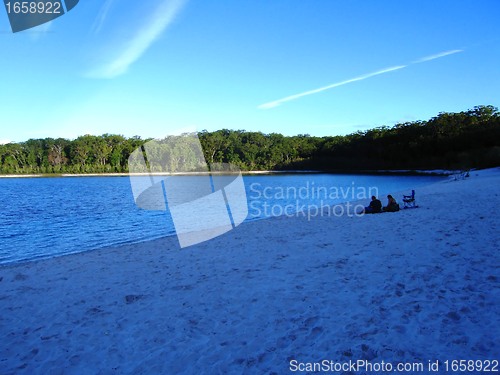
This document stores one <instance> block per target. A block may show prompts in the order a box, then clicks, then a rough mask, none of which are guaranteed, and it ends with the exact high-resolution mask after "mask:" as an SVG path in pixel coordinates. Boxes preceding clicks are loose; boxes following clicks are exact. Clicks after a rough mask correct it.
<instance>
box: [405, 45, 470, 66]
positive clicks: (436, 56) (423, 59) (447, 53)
mask: <svg viewBox="0 0 500 375" xmlns="http://www.w3.org/2000/svg"><path fill="white" fill-rule="evenodd" d="M463 51H464V50H463V49H454V50H451V51H444V52H441V53H436V54H435V55H430V56H426V57H422V58H420V59H418V60H415V61H413V62H412V64H420V63H423V62H426V61H431V60H436V59H439V58H441V57H445V56H449V55H454V54H455V53H459V52H463Z"/></svg>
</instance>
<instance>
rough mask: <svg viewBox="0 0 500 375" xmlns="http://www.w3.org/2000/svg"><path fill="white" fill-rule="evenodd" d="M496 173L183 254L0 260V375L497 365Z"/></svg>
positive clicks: (239, 235)
mask: <svg viewBox="0 0 500 375" xmlns="http://www.w3.org/2000/svg"><path fill="white" fill-rule="evenodd" d="M499 182H500V170H499V169H496V170H488V171H482V172H477V173H476V172H474V173H473V174H472V176H471V178H469V179H467V180H464V181H453V182H447V183H440V184H436V185H433V186H429V187H427V188H423V189H419V190H418V191H417V200H418V203H419V204H420V208H418V209H415V210H405V211H401V212H398V213H384V214H380V215H367V216H364V217H360V218H359V217H347V216H344V217H340V218H339V217H318V218H315V219H314V220H312V221H307V220H306V219H304V218H300V217H299V218H286V217H281V218H274V219H270V220H265V221H258V222H251V223H246V224H244V225H242V226H240V227H238V228H237V229H236V230H233V231H231V232H229V233H228V234H226V235H224V236H222V237H219V238H216V239H214V240H212V241H209V242H205V243H203V244H200V245H198V246H193V247H190V248H186V249H183V250H179V249H178V244H177V241H176V239H175V238H166V239H162V240H157V241H154V242H148V243H143V244H138V245H131V246H123V247H120V248H114V249H103V250H98V251H93V252H88V253H84V254H78V255H70V256H64V257H59V258H55V259H51V260H44V261H38V262H34V263H28V264H23V265H17V266H7V267H2V268H0V335H1V337H2V340H1V341H0V373H1V374H14V373H15V374H18V373H19V374H120V373H130V374H149V373H154V374H177V373H186V374H211V373H248V374H254V373H259V374H260V373H273V372H275V373H278V374H283V373H289V361H290V360H291V359H296V360H298V361H301V362H308V361H320V360H322V359H329V360H334V361H338V362H345V361H348V360H350V359H351V360H358V359H368V360H370V361H373V362H380V361H382V360H384V361H386V362H387V361H389V362H393V363H396V362H397V361H409V362H423V363H427V362H428V360H433V361H435V360H441V361H443V360H446V359H449V360H451V359H487V358H489V359H494V358H496V359H499V357H500V345H499V343H498V342H499V337H500V302H499V301H500V270H499V267H500V261H499V260H500V255H499V250H500V249H499V242H500V241H499V240H500V236H499V230H498V224H497V223H499V222H500V213H499V210H498V209H495V206H498V203H499V202H500V199H499V197H500V191H498V186H500V184H499ZM396 197H398V198H400V197H401V194H396ZM384 202H385V200H384ZM366 203H367V202H366Z"/></svg>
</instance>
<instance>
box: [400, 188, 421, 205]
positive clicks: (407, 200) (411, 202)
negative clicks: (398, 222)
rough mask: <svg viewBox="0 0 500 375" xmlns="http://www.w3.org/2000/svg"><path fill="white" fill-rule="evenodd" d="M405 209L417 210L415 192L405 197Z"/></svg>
mask: <svg viewBox="0 0 500 375" xmlns="http://www.w3.org/2000/svg"><path fill="white" fill-rule="evenodd" d="M403 203H404V207H403V208H416V207H418V206H417V203H416V202H415V190H412V191H411V195H403Z"/></svg>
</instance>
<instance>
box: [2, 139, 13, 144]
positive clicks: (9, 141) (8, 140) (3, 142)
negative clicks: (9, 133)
mask: <svg viewBox="0 0 500 375" xmlns="http://www.w3.org/2000/svg"><path fill="white" fill-rule="evenodd" d="M11 142H12V141H11V140H10V139H0V145H6V144H7V143H11Z"/></svg>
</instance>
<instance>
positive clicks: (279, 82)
mask: <svg viewBox="0 0 500 375" xmlns="http://www.w3.org/2000/svg"><path fill="white" fill-rule="evenodd" d="M498 14H500V2H499V1H497V0H489V1H487V0H485V1H468V0H467V1H463V0H452V1H428V0H423V1H418V2H417V1H384V0H378V1H355V0H345V1H336V0H316V1H303V0H297V1H295V0H293V1H292V0H288V1H285V0H267V1H256V0H241V1H229V0H226V1H217V0H214V1H201V0H191V1H189V0H142V1H125V0H102V1H97V0H95V1H89V0H86V1H80V3H79V5H78V6H77V7H75V8H74V9H73V10H72V11H71V12H69V13H68V14H66V15H64V16H63V17H60V18H58V19H56V20H54V21H52V22H51V23H49V24H44V25H41V26H39V27H37V28H34V29H31V30H27V31H24V32H20V33H16V34H13V33H12V32H11V30H10V26H9V23H8V19H7V15H6V12H5V11H4V10H3V9H0V45H1V47H2V51H1V59H0V77H1V78H0V85H1V97H0V98H1V104H0V108H1V110H0V124H1V129H2V130H1V133H0V140H10V141H15V142H18V141H25V140H27V139H29V138H44V137H64V138H70V139H71V138H75V137H77V136H79V135H83V134H103V133H116V134H123V135H125V136H127V137H129V136H133V135H139V136H141V137H143V138H145V137H161V136H164V135H167V134H169V133H172V132H174V131H177V130H179V129H194V128H196V129H197V130H202V129H207V130H216V129H222V128H229V129H245V130H252V131H262V132H265V133H271V132H279V133H283V134H286V135H294V134H304V133H308V134H311V135H319V136H323V135H336V134H348V133H352V132H355V131H358V130H364V129H369V128H372V127H376V126H382V125H388V126H391V125H393V124H395V123H398V122H405V121H414V120H426V119H428V118H430V117H433V116H435V115H437V114H438V113H439V112H455V111H462V110H467V109H469V108H472V107H473V106H475V105H481V104H491V105H494V106H497V107H498V106H500V90H499V88H500V64H499V63H500V46H499V43H500V25H499V22H498V20H497V18H498Z"/></svg>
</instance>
